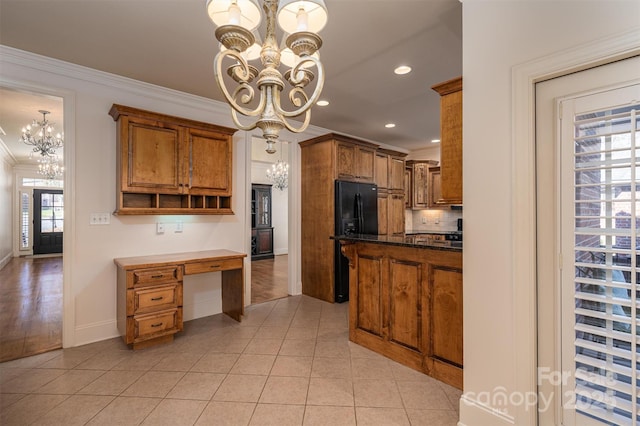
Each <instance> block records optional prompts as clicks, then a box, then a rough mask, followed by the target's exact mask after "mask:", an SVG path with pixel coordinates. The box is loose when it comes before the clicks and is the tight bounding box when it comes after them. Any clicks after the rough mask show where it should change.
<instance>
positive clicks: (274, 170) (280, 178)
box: [267, 160, 289, 191]
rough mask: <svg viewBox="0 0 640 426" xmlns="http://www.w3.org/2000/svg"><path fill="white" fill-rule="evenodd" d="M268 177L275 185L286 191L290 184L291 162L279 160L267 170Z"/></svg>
mask: <svg viewBox="0 0 640 426" xmlns="http://www.w3.org/2000/svg"><path fill="white" fill-rule="evenodd" d="M267 178H268V179H269V180H270V181H271V182H273V187H274V188H277V189H279V190H280V191H284V190H285V189H286V188H287V187H288V186H289V164H287V163H286V162H285V161H282V160H278V161H277V162H276V163H274V164H272V165H271V168H270V169H269V170H267Z"/></svg>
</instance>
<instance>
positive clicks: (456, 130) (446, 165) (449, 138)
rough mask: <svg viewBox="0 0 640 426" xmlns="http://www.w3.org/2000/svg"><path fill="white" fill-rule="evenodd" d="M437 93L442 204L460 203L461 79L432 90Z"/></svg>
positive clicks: (450, 81) (434, 87)
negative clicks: (438, 97)
mask: <svg viewBox="0 0 640 426" xmlns="http://www.w3.org/2000/svg"><path fill="white" fill-rule="evenodd" d="M432 89H433V90H435V91H436V92H438V93H439V94H440V174H441V180H442V192H441V198H440V200H439V202H440V203H441V204H462V77H458V78H454V79H453V80H449V81H445V82H443V83H440V84H437V85H435V86H433V87H432Z"/></svg>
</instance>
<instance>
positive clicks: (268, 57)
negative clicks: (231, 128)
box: [206, 0, 327, 154]
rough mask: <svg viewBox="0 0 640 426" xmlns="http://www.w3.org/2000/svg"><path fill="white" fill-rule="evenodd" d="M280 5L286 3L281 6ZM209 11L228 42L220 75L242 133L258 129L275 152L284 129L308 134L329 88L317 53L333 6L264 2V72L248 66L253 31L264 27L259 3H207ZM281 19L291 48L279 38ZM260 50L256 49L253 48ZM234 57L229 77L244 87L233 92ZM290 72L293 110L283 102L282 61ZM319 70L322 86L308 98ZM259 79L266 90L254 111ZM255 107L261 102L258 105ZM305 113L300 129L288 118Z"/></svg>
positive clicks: (218, 61) (313, 1)
mask: <svg viewBox="0 0 640 426" xmlns="http://www.w3.org/2000/svg"><path fill="white" fill-rule="evenodd" d="M278 3H280V5H279V7H278ZM206 5H207V12H208V14H209V17H210V18H211V20H212V21H213V23H214V24H215V25H216V26H217V27H218V28H217V29H216V32H215V35H216V38H217V39H218V41H219V42H220V43H221V44H222V46H223V47H222V48H221V50H220V52H219V53H218V54H217V55H216V57H215V60H214V77H215V80H216V82H217V83H218V86H219V87H220V90H221V91H222V93H223V95H224V97H225V99H226V100H227V102H228V103H229V105H231V108H232V109H231V116H232V118H233V122H234V123H235V124H236V126H238V128H239V129H241V130H252V129H255V128H256V127H258V128H259V129H261V130H262V135H263V137H264V139H265V140H266V142H267V152H268V153H270V154H273V153H274V152H275V151H276V149H275V143H276V141H277V140H278V136H279V134H280V130H282V129H283V128H286V129H287V130H289V131H291V132H295V133H299V132H302V131H304V130H305V129H306V128H307V126H308V125H309V120H310V119H311V111H310V109H311V106H312V105H313V104H314V103H316V102H317V101H318V98H319V97H320V93H321V92H322V87H323V85H324V69H323V67H322V64H321V63H320V60H319V59H318V55H317V51H318V49H320V47H321V46H322V39H321V38H320V37H319V36H318V35H317V34H316V33H317V32H319V31H320V30H322V28H324V26H325V25H326V23H327V8H326V6H325V4H324V0H281V1H280V2H278V1H277V0H264V1H263V5H262V7H263V10H264V13H265V15H266V25H267V28H266V36H265V38H264V43H262V47H261V49H260V54H259V57H260V60H261V62H262V66H263V69H262V70H261V71H258V69H257V68H256V67H254V66H252V65H249V64H248V63H247V60H250V59H252V58H251V56H250V52H251V51H255V46H254V44H256V43H255V40H256V37H255V36H254V34H253V31H254V30H256V28H257V27H258V25H260V20H261V18H262V15H261V13H260V8H259V6H258V1H257V0H207V3H206ZM276 15H277V19H278V24H279V25H280V28H281V29H282V30H283V31H284V32H285V33H287V34H289V36H288V37H287V38H286V42H285V43H286V45H287V47H288V48H287V49H282V50H281V49H280V48H279V47H278V43H277V40H276V35H275V31H276V22H275V21H276ZM252 47H253V48H254V49H250V48H252ZM225 58H229V59H231V65H230V66H229V67H228V68H227V70H226V72H227V74H228V75H229V76H230V77H231V78H232V79H233V80H234V81H235V82H236V83H237V84H238V86H237V87H236V88H235V90H234V91H233V93H230V92H229V90H227V87H226V85H225V82H224V81H223V72H222V62H223V60H224V59H225ZM281 62H282V63H283V64H284V65H286V66H287V67H289V68H290V69H288V70H287V71H286V72H285V74H284V79H286V80H287V81H288V82H289V84H290V85H291V89H290V90H289V100H290V101H291V103H292V104H293V106H294V108H295V109H294V110H293V111H285V110H284V109H283V108H282V106H281V103H280V93H281V92H282V90H284V88H285V82H284V79H283V76H282V73H281V72H280V71H279V70H278V67H279V66H280V63H281ZM314 66H315V67H317V73H318V76H317V82H316V87H315V89H314V91H313V93H312V94H311V96H310V97H309V96H307V93H306V92H305V88H306V86H307V85H308V84H309V83H310V82H311V81H312V80H313V79H314V78H315V75H314V74H313V72H311V70H310V68H313V67H314ZM256 77H257V82H256V87H257V89H258V90H259V91H260V97H259V101H258V103H257V106H255V108H254V109H251V108H252V107H250V106H249V104H250V103H252V102H253V101H254V99H256V93H255V92H256V89H255V88H254V87H253V86H251V84H250V83H251V82H252V81H253V80H254V79H255V78H256ZM254 105H255V103H254ZM238 114H240V115H242V116H244V117H251V118H253V117H257V118H256V119H255V121H253V122H252V123H250V124H246V125H245V124H242V123H240V120H239V119H238ZM303 114H304V121H303V123H302V125H301V126H300V127H298V128H295V127H293V126H292V125H291V124H290V123H289V122H288V121H287V119H289V118H292V117H298V116H301V115H303Z"/></svg>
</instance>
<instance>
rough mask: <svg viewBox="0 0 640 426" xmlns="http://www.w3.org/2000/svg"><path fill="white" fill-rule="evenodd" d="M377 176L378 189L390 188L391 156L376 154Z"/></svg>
mask: <svg viewBox="0 0 640 426" xmlns="http://www.w3.org/2000/svg"><path fill="white" fill-rule="evenodd" d="M375 175H376V185H378V189H385V188H389V156H388V155H387V154H382V153H377V154H376V164H375Z"/></svg>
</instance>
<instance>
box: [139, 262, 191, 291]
mask: <svg viewBox="0 0 640 426" xmlns="http://www.w3.org/2000/svg"><path fill="white" fill-rule="evenodd" d="M131 281H132V284H133V286H136V287H137V286H140V285H154V284H162V283H166V282H174V281H182V267H181V266H180V265H171V266H164V267H161V268H149V269H136V270H133V271H131Z"/></svg>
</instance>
